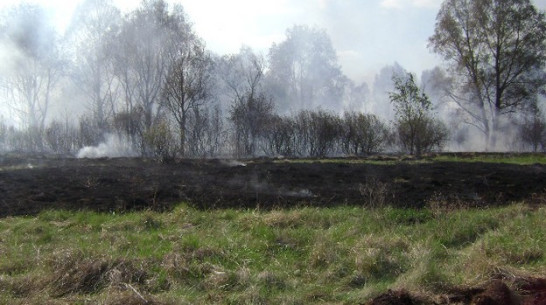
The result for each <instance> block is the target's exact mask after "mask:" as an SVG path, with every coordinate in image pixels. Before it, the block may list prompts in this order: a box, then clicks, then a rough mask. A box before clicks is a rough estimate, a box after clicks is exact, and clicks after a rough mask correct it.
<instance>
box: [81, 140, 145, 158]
mask: <svg viewBox="0 0 546 305" xmlns="http://www.w3.org/2000/svg"><path fill="white" fill-rule="evenodd" d="M136 156H138V154H137V153H136V152H135V151H134V149H133V147H132V146H131V143H130V142H129V141H128V140H127V139H125V138H123V137H119V136H117V135H112V134H109V135H107V136H106V141H105V142H103V143H100V144H99V145H97V146H86V147H83V148H82V149H80V150H79V151H78V153H77V154H76V157H78V158H105V157H108V158H117V157H136Z"/></svg>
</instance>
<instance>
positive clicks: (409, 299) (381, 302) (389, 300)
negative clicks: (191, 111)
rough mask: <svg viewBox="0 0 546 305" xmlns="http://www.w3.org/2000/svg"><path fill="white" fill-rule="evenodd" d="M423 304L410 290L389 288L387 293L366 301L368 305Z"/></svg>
mask: <svg viewBox="0 0 546 305" xmlns="http://www.w3.org/2000/svg"><path fill="white" fill-rule="evenodd" d="M416 304H421V303H420V301H418V300H416V298H415V297H414V296H412V295H411V294H410V293H409V292H407V291H405V290H400V291H393V290H389V291H387V292H386V293H384V294H382V295H380V296H378V297H376V298H374V299H373V300H371V301H369V302H368V303H366V305H416Z"/></svg>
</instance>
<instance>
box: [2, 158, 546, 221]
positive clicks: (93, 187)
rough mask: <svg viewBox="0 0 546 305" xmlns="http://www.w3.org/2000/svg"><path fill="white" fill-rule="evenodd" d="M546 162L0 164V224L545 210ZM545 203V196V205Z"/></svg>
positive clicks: (65, 161) (85, 161) (106, 161)
mask: <svg viewBox="0 0 546 305" xmlns="http://www.w3.org/2000/svg"><path fill="white" fill-rule="evenodd" d="M544 185H546V166H545V165H539V164H536V165H529V166H520V165H511V164H491V163H465V162H461V163H455V162H430V163H415V162H398V163H394V164H392V163H385V164H369V163H368V164H363V163H348V162H337V163H336V162H331V163H320V162H312V163H304V162H299V163H298V162H287V161H286V162H285V161H276V162H273V161H272V160H267V159H264V160H254V161H247V162H246V163H243V162H233V161H231V162H230V161H223V160H205V161H203V160H177V161H176V162H173V163H171V164H163V163H160V162H157V161H155V160H151V159H141V158H116V159H73V158H46V157H34V158H21V157H17V158H10V157H5V156H4V157H0V217H5V216H9V215H24V214H35V213H39V212H40V211H42V210H44V209H57V208H63V209H70V210H81V209H91V210H95V211H120V210H121V211H123V210H132V209H155V210H163V209H169V208H170V207H171V206H172V205H173V204H175V203H178V202H181V201H186V202H189V203H191V204H193V205H194V206H196V207H199V208H205V209H208V208H227V207H230V208H238V207H244V208H255V207H258V206H259V207H260V208H272V207H290V206H300V205H305V206H309V205H312V206H332V205H340V204H342V205H346V204H351V205H377V204H384V203H388V204H391V205H394V206H399V207H423V206H425V205H426V204H427V203H429V202H430V201H431V200H434V201H437V202H440V203H444V204H445V203H446V202H447V203H451V202H456V203H457V204H459V205H460V204H463V205H465V206H487V205H502V204H506V203H511V202H513V201H520V200H527V201H528V202H530V201H536V202H537V203H541V202H543V201H544V200H542V201H541V200H539V199H540V198H545V196H544V193H545V192H546V190H545V187H544ZM537 198H538V199H537Z"/></svg>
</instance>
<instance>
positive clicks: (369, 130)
mask: <svg viewBox="0 0 546 305" xmlns="http://www.w3.org/2000/svg"><path fill="white" fill-rule="evenodd" d="M340 140H341V144H342V149H343V152H344V153H346V154H349V155H355V156H362V155H369V154H372V153H377V152H379V151H381V150H382V149H383V148H384V147H385V145H386V141H387V126H386V125H385V124H384V123H383V122H382V121H381V120H380V119H379V117H377V116H376V115H374V114H363V113H355V112H346V113H345V115H344V116H343V122H342V135H341V139H340Z"/></svg>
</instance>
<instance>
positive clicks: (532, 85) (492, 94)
mask: <svg viewBox="0 0 546 305" xmlns="http://www.w3.org/2000/svg"><path fill="white" fill-rule="evenodd" d="M545 42H546V21H545V17H544V13H543V12H539V11H537V9H536V8H535V7H534V6H533V5H532V4H531V1H529V0H446V1H444V3H443V4H442V7H441V9H440V12H439V13H438V16H437V23H436V27H435V32H434V35H433V36H432V37H431V38H430V46H431V48H432V49H433V50H434V52H436V53H438V54H440V55H442V56H443V57H444V58H445V59H446V60H447V61H449V62H450V63H451V65H452V68H453V72H454V73H453V74H454V76H456V77H457V78H458V79H459V82H458V83H455V84H454V85H453V86H452V88H451V90H449V91H450V96H451V97H452V100H453V101H454V102H455V103H457V104H458V105H459V106H460V108H461V109H462V110H463V112H464V113H465V114H466V115H467V117H468V118H469V119H470V120H468V122H469V123H471V124H472V125H474V126H475V127H477V128H478V129H480V130H481V131H482V132H483V133H484V135H485V138H486V143H487V147H488V148H494V147H495V144H496V133H497V132H498V131H499V128H500V127H501V126H500V125H501V121H500V118H501V117H502V116H504V115H507V114H510V113H514V112H521V111H522V110H524V109H533V108H534V105H535V103H536V100H537V96H538V93H539V92H540V90H541V89H542V88H544V86H545V85H546V77H545V73H544V70H543V68H544V64H545V62H546V51H545V50H546V48H545Z"/></svg>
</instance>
